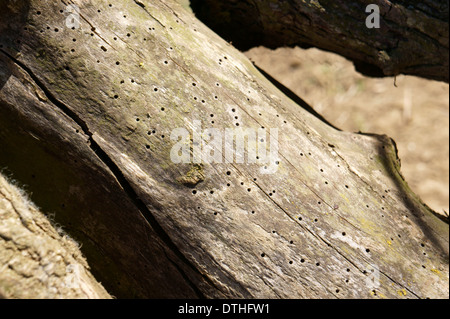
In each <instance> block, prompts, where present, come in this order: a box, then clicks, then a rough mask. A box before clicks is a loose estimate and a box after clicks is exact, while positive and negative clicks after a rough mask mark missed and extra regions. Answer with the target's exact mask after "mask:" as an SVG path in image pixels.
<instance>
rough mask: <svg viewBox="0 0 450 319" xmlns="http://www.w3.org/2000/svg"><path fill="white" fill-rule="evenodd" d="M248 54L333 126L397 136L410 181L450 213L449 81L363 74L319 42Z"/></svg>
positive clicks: (434, 204) (429, 200)
mask: <svg viewBox="0 0 450 319" xmlns="http://www.w3.org/2000/svg"><path fill="white" fill-rule="evenodd" d="M246 55H247V56H248V57H249V58H250V59H251V60H252V61H254V62H255V64H256V65H257V66H258V67H260V68H261V69H263V70H264V71H266V72H267V73H269V74H270V75H271V76H273V77H274V78H275V79H276V80H278V81H279V82H281V83H282V84H283V85H285V86H286V87H288V88H289V89H291V90H292V91H293V92H295V93H296V94H297V95H298V96H299V97H301V98H302V99H303V100H305V101H306V102H307V103H309V104H310V105H311V106H312V107H313V108H314V109H315V110H316V111H317V112H318V113H319V114H321V115H322V116H323V117H324V118H325V119H327V120H328V121H329V122H330V123H332V124H333V125H334V126H336V127H338V128H340V129H342V130H345V131H352V132H359V131H361V132H364V133H377V134H386V135H388V136H390V137H392V138H393V139H394V140H395V141H396V143H397V146H398V149H399V156H400V159H401V161H402V173H403V175H404V177H405V178H406V180H407V182H408V184H409V185H410V187H411V188H412V189H413V191H414V192H415V193H416V194H418V195H419V196H420V197H421V198H422V200H423V201H424V202H425V203H426V204H427V205H428V206H430V207H431V208H432V209H434V210H435V211H436V212H438V213H440V214H443V215H446V216H447V213H446V212H448V211H449V85H448V84H446V83H442V82H437V81H430V80H424V79H421V78H417V77H412V76H399V77H397V79H396V81H395V79H394V78H392V77H390V78H383V79H374V78H368V77H364V76H362V75H361V74H359V73H357V72H356V71H355V69H354V67H353V64H352V63H351V62H349V61H347V60H346V59H345V58H342V57H341V56H338V55H336V54H333V53H328V52H324V51H321V50H318V49H314V48H313V49H307V50H303V49H300V48H295V49H291V48H280V49H277V50H269V49H266V48H254V49H252V50H250V51H248V52H246ZM395 82H396V85H397V87H396V86H395Z"/></svg>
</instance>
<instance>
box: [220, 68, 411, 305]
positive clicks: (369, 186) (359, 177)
mask: <svg viewBox="0 0 450 319" xmlns="http://www.w3.org/2000/svg"><path fill="white" fill-rule="evenodd" d="M239 71H240V70H239ZM240 72H241V73H242V74H243V75H244V76H245V77H247V76H246V75H245V74H244V73H243V72H242V71H240ZM225 95H226V96H227V97H228V98H229V99H230V100H232V101H233V102H234V104H235V105H236V106H238V107H239V108H240V109H242V110H243V111H244V112H245V113H246V114H247V115H249V117H250V118H252V119H254V120H255V121H256V122H257V123H258V124H260V123H259V122H258V120H257V119H256V118H254V117H253V116H251V115H250V114H249V113H248V112H247V111H246V110H245V109H244V108H243V107H242V106H241V105H240V104H239V103H237V102H236V101H235V100H234V99H233V98H232V97H231V96H229V95H227V94H226V93H225ZM336 154H338V153H337V152H336ZM281 156H282V157H283V158H284V159H285V160H286V161H287V162H288V163H289V164H290V165H291V166H292V167H293V168H294V169H295V170H296V171H297V172H299V171H298V169H297V168H296V167H295V166H294V165H293V164H292V163H290V162H289V161H288V160H287V159H286V158H285V157H284V156H283V154H281ZM338 157H339V158H341V160H342V161H343V162H344V163H345V164H346V166H347V168H348V170H349V171H350V172H351V173H352V174H354V175H355V176H356V177H358V179H359V180H361V181H362V182H363V183H364V184H365V185H367V186H368V188H369V191H372V192H373V193H375V194H377V195H378V196H379V197H381V196H380V195H379V194H378V193H377V192H376V191H375V190H374V189H373V188H372V186H371V185H369V184H368V183H367V181H365V180H364V179H363V178H362V177H361V176H359V175H358V174H357V173H356V172H354V171H353V170H352V169H351V168H350V165H349V164H348V163H347V161H346V160H345V159H344V158H343V157H342V156H341V155H340V154H338ZM233 167H234V168H235V169H236V170H237V171H238V172H239V173H240V174H241V175H243V174H242V173H241V172H240V171H239V169H237V167H236V166H234V165H233ZM299 173H300V172H299ZM301 182H302V183H303V184H304V185H305V186H306V187H307V188H308V189H309V190H310V191H311V192H312V193H313V194H314V195H316V196H317V197H318V198H319V199H321V200H322V201H323V203H325V204H326V205H328V206H329V207H330V208H333V207H332V206H331V205H330V204H328V203H327V202H326V201H325V200H324V199H322V198H321V197H320V196H319V194H317V193H316V192H315V191H314V190H313V189H312V188H311V187H309V186H308V185H307V184H306V183H304V182H303V181H301ZM253 183H254V184H255V185H256V186H257V187H258V188H259V189H260V190H261V191H262V192H263V193H264V194H265V195H266V197H267V198H268V199H269V200H270V201H272V202H273V203H274V204H275V205H276V206H277V207H278V208H279V209H281V210H282V211H283V212H284V213H285V214H286V215H287V216H288V217H289V218H290V219H292V220H293V221H294V222H295V223H296V224H298V225H299V226H300V227H301V228H303V229H304V230H306V231H308V232H309V233H310V234H311V235H312V236H314V237H316V238H317V239H319V240H321V241H323V242H324V243H325V244H326V245H327V246H328V247H331V248H332V249H334V250H335V251H336V252H337V253H338V254H339V255H340V256H342V257H343V258H344V259H345V260H347V261H348V262H349V263H350V264H351V265H353V266H354V267H355V268H356V269H358V271H360V272H361V273H364V271H363V270H361V269H360V268H359V267H358V266H357V265H356V264H355V263H354V262H353V261H351V260H350V259H349V258H348V257H347V256H345V255H344V254H343V253H342V252H341V251H339V250H338V249H337V248H336V247H334V246H333V245H332V244H331V243H329V242H328V241H327V240H326V239H324V238H322V237H321V236H320V235H318V234H316V233H315V232H313V231H312V230H310V229H309V228H308V227H305V226H303V225H302V224H300V223H299V222H298V221H297V220H296V219H295V218H293V217H292V216H291V215H290V214H289V213H288V211H287V210H285V209H284V208H283V207H282V206H281V205H280V204H278V203H277V202H276V201H275V200H274V199H273V198H272V197H271V196H270V195H269V194H268V193H266V192H265V191H264V190H263V189H262V187H261V186H260V185H259V184H258V183H257V182H253ZM339 217H340V218H342V219H344V220H345V221H346V222H347V223H349V225H350V226H352V227H354V228H355V229H357V230H359V231H361V232H363V233H364V231H362V230H360V229H359V228H358V227H356V226H355V225H353V224H352V223H350V222H349V221H348V220H347V219H346V218H344V217H343V216H341V215H339ZM361 257H362V258H363V260H364V261H365V262H368V261H367V260H365V257H364V256H361ZM380 274H382V275H384V276H385V277H386V278H388V279H389V280H391V281H392V282H393V283H395V284H397V285H398V286H400V287H402V288H405V289H406V290H408V291H409V292H410V293H411V294H413V295H414V296H416V297H417V298H420V297H419V296H418V295H417V294H416V293H414V292H413V291H411V290H410V289H409V288H408V287H406V286H404V285H402V284H401V283H399V282H397V281H395V280H394V279H393V278H391V277H390V276H388V275H387V274H386V273H384V272H381V271H380ZM331 293H332V292H331ZM332 294H333V293H332Z"/></svg>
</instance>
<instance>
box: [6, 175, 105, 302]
mask: <svg viewBox="0 0 450 319" xmlns="http://www.w3.org/2000/svg"><path fill="white" fill-rule="evenodd" d="M0 221H1V222H0V269H1V272H0V298H40V299H41V298H51V299H56V298H58V299H59V298H66V299H73V298H83V299H98V298H111V297H110V295H109V294H108V293H107V292H106V290H105V289H104V288H103V287H102V285H101V284H99V283H98V282H97V281H96V280H95V279H94V277H93V276H92V274H91V273H90V271H89V266H88V264H87V262H86V260H85V259H84V258H83V257H82V255H81V252H80V250H79V247H78V245H77V243H76V242H74V241H73V240H72V239H71V238H70V237H68V236H67V235H65V234H61V233H58V232H57V231H56V230H55V228H54V227H53V226H52V225H51V224H50V223H49V221H48V220H47V218H46V217H45V216H44V215H43V214H42V213H41V212H39V210H38V209H37V208H36V207H35V206H34V205H33V204H32V203H30V201H29V200H28V199H27V198H26V197H24V195H23V194H22V192H21V191H19V190H18V189H17V188H16V187H15V186H12V185H11V184H10V183H8V182H7V181H6V179H5V178H4V177H3V176H2V175H1V174H0Z"/></svg>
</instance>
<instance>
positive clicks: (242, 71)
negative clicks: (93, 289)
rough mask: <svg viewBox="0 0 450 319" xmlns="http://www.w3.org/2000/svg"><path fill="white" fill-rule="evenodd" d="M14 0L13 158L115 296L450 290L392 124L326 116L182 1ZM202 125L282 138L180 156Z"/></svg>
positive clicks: (7, 72)
mask: <svg viewBox="0 0 450 319" xmlns="http://www.w3.org/2000/svg"><path fill="white" fill-rule="evenodd" d="M73 4H76V5H77V7H72V6H71V7H68V6H69V5H73ZM68 8H70V10H68ZM0 9H1V10H0V17H1V20H0V21H1V22H0V147H1V152H0V167H7V170H8V171H10V172H11V173H12V174H13V176H14V178H15V179H17V180H19V181H21V183H23V184H25V185H27V188H28V189H29V190H30V191H31V192H32V194H33V196H32V199H33V201H35V202H36V203H37V204H38V205H39V206H40V207H42V209H43V211H46V212H54V213H55V220H56V221H57V222H58V223H60V224H61V225H63V226H64V227H65V229H66V230H67V232H68V233H70V234H71V235H72V236H74V238H76V239H77V240H78V241H79V242H81V243H82V244H83V247H82V250H83V253H84V254H85V255H86V257H87V259H88V261H89V263H90V265H91V267H92V271H93V274H94V275H95V276H96V278H98V279H99V280H100V281H101V282H102V283H103V284H104V285H105V287H106V288H107V290H108V291H109V292H110V293H112V294H113V295H114V296H117V297H119V298H120V297H147V298H150V297H159V298H167V297H170V298H173V297H178V298H179V297H185V298H204V297H206V298H218V297H225V298H232V297H235V298H245V297H247V298H426V297H430V298H448V224H446V223H444V222H443V221H441V220H439V219H438V218H437V217H435V215H434V214H433V212H432V211H431V210H430V209H429V208H427V207H426V206H425V205H424V204H423V203H421V201H420V199H419V198H417V196H415V195H414V194H413V193H412V192H411V190H410V189H409V188H408V186H407V184H406V182H405V181H404V180H403V178H402V176H401V174H400V162H399V159H398V158H397V154H396V147H395V144H394V143H393V141H392V140H391V139H389V138H387V137H386V136H371V135H362V134H353V133H346V132H341V131H339V130H336V129H334V128H333V127H331V126H329V125H327V124H326V123H324V122H323V121H321V120H320V119H318V118H317V117H315V116H314V115H312V114H311V113H309V112H307V111H306V110H305V109H303V108H302V107H301V106H300V105H298V104H297V103H295V102H294V101H293V100H291V99H289V98H288V97H287V96H285V95H284V94H283V93H282V92H281V91H279V90H278V89H277V88H276V87H275V86H273V84H272V83H271V82H269V81H268V80H267V79H266V78H265V77H264V76H263V75H261V73H259V72H258V71H257V70H256V69H255V68H254V67H253V65H252V64H251V63H250V62H249V61H248V60H247V59H246V58H245V56H244V55H243V54H241V53H240V52H238V51H237V50H235V49H234V48H233V47H232V46H230V45H229V44H228V43H226V42H225V41H223V40H222V39H221V38H219V37H218V36H217V35H215V34H214V33H213V32H211V31H210V30H209V29H208V28H206V27H205V26H203V25H202V24H201V23H200V22H199V21H198V20H196V19H195V18H194V17H193V16H192V15H190V14H188V13H187V12H186V11H184V10H183V9H182V8H181V7H180V6H179V5H177V4H176V3H174V2H173V1H171V0H170V1H131V0H129V1H111V4H110V5H109V4H108V3H105V2H104V1H90V2H89V3H86V2H85V1H81V0H80V1H68V0H63V1H57V2H53V1H48V2H45V3H43V2H42V1H37V0H30V1H23V2H20V3H17V2H15V1H6V2H2V4H0ZM74 10H75V11H74ZM78 10H79V11H78ZM68 12H69V13H68ZM77 12H79V16H80V25H77V24H76V23H75V24H73V21H74V16H73V15H74V14H75V13H77ZM19 17H20V18H19ZM68 22H70V23H68ZM200 125H201V127H203V128H205V129H206V128H216V129H218V131H219V132H226V130H227V129H231V128H236V127H240V128H246V129H254V130H257V129H261V130H263V128H264V130H263V132H264V138H263V140H266V141H267V140H271V143H270V144H271V145H272V143H274V142H278V152H277V154H276V157H269V159H270V163H269V162H265V161H263V160H262V158H260V159H259V162H258V160H257V161H256V163H254V160H255V158H251V159H250V158H248V157H247V158H246V159H247V161H246V162H245V163H242V161H238V160H237V159H236V160H234V161H230V162H227V161H226V160H223V161H220V160H217V159H224V158H227V156H226V151H227V149H228V148H230V146H231V147H232V146H234V143H232V144H231V145H229V144H228V145H225V146H226V147H225V151H224V152H225V153H224V154H221V152H219V155H220V156H219V157H216V160H217V161H216V162H214V163H210V162H206V161H203V162H199V163H197V162H196V161H194V160H195V159H192V161H191V162H189V163H181V164H177V163H176V162H177V161H176V160H174V158H175V159H177V156H176V155H177V153H178V152H174V151H173V150H174V145H176V144H177V142H178V144H180V143H179V140H178V139H176V138H177V136H174V137H175V139H174V140H172V139H171V136H172V134H173V132H174V131H175V132H180V130H176V129H183V128H185V130H186V131H190V132H191V134H190V136H187V140H186V141H185V142H186V144H183V145H185V146H186V147H187V149H188V151H192V150H193V152H194V155H195V149H196V147H197V146H198V144H202V141H201V140H200V139H199V136H196V134H195V130H196V128H197V129H198V127H199V126H200ZM276 129H278V139H275V138H274V137H276ZM193 130H194V131H193ZM208 132H209V133H211V132H213V131H207V132H203V134H201V139H204V140H208ZM216 133H217V131H216ZM216 136H217V135H216ZM236 143H237V142H236ZM261 143H262V142H261ZM249 145H250V144H249ZM249 145H247V150H246V151H247V152H246V155H247V156H249V155H252V156H254V155H255V154H254V153H252V152H251V147H250V146H249ZM266 146H267V145H266ZM181 149H182V148H181ZM258 150H259V149H258ZM220 151H222V149H220ZM214 153H215V154H216V155H217V152H214ZM209 155H211V153H210V154H209ZM265 167H266V168H267V170H264V168H265ZM268 173H272V174H268Z"/></svg>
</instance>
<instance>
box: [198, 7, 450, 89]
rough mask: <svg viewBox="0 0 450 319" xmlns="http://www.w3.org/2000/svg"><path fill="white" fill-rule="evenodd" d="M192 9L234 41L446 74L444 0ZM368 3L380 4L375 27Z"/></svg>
mask: <svg viewBox="0 0 450 319" xmlns="http://www.w3.org/2000/svg"><path fill="white" fill-rule="evenodd" d="M191 4H192V7H193V8H194V11H195V13H196V15H197V16H198V17H199V19H201V20H202V21H204V22H205V23H206V24H207V25H208V26H209V27H211V28H212V29H213V30H215V31H216V32H217V33H218V34H220V35H221V36H223V37H224V38H225V39H227V40H229V41H233V44H234V45H235V46H237V47H238V48H240V49H243V50H246V49H249V48H251V47H254V46H258V45H263V46H266V47H270V48H277V47H284V46H301V47H311V46H314V47H317V48H320V49H324V50H328V51H332V52H335V53H338V54H340V55H342V56H344V57H346V58H348V59H349V60H351V61H353V62H354V63H355V66H356V68H357V69H358V70H359V71H360V72H362V73H363V74H368V75H371V76H395V75H399V74H408V75H416V76H421V77H424V78H428V79H434V80H439V81H445V82H448V75H449V73H448V67H449V65H448V56H449V54H448V49H449V45H448V44H449V40H448V39H449V33H448V12H449V2H448V1H447V0H428V1H418V0H413V1H403V0H392V1H385V0H371V1H366V0H357V1H346V0H321V1H305V0H285V1H271V0H223V1H216V0H191ZM369 4H372V5H373V4H375V5H377V6H378V8H379V12H380V28H379V29H378V28H367V26H366V20H367V18H368V17H369V21H370V22H372V21H373V20H372V16H370V15H371V13H373V11H368V12H366V7H367V6H368V5H369Z"/></svg>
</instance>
